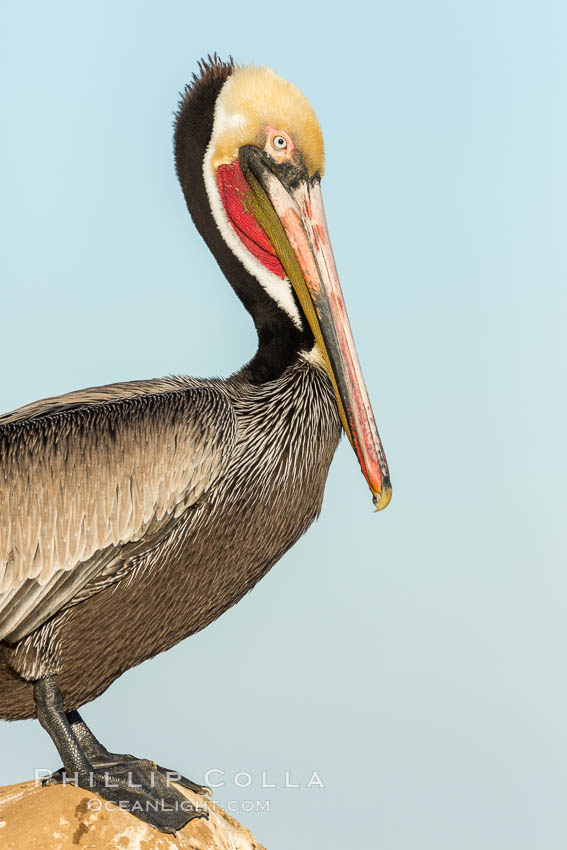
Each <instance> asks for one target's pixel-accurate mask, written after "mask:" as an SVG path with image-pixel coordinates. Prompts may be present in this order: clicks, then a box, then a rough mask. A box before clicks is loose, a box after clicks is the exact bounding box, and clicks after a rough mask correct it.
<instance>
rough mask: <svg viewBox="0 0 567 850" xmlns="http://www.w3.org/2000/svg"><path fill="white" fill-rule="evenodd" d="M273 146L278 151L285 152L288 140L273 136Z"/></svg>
mask: <svg viewBox="0 0 567 850" xmlns="http://www.w3.org/2000/svg"><path fill="white" fill-rule="evenodd" d="M272 146H273V147H274V148H275V149H276V150H277V151H285V149H286V148H287V139H284V137H283V136H273V137H272Z"/></svg>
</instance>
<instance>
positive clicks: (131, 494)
mask: <svg viewBox="0 0 567 850" xmlns="http://www.w3.org/2000/svg"><path fill="white" fill-rule="evenodd" d="M235 431H236V424H235V416H234V413H233V410H232V406H231V403H230V401H229V400H228V398H227V396H226V395H225V394H224V393H223V392H222V390H220V389H219V388H217V387H216V386H215V384H214V382H198V381H194V380H191V379H182V378H170V379H164V380H160V381H136V382H132V383H129V384H113V385H110V386H107V387H95V388H92V389H91V390H81V391H78V392H75V393H69V394H68V395H65V396H60V397H57V398H53V399H46V400H44V401H43V402H37V403H35V404H32V405H28V406H27V407H24V408H21V409H20V410H19V411H14V413H12V414H7V415H6V416H4V417H1V418H0V639H6V640H10V641H14V640H19V639H21V638H22V637H23V636H24V635H25V634H29V632H31V631H33V629H35V628H37V626H38V625H40V624H41V623H42V622H44V621H45V620H46V619H48V618H49V617H51V616H53V614H55V613H56V612H57V611H59V610H61V608H63V607H66V606H67V605H68V604H72V602H73V599H74V597H75V596H76V595H77V594H79V593H80V592H81V591H82V590H84V588H85V585H87V584H89V583H91V582H92V585H93V592H94V589H95V588H96V586H97V582H96V580H95V579H96V577H97V576H98V575H99V574H100V573H101V572H103V571H104V575H105V576H106V578H107V580H108V579H109V580H112V574H113V572H115V571H118V570H120V568H121V567H122V566H123V565H124V563H125V561H126V560H127V559H129V558H132V557H134V556H135V555H138V554H140V553H142V552H144V551H147V550H148V549H150V548H152V547H153V546H155V545H156V543H157V542H159V540H161V539H163V537H164V536H165V535H166V534H168V533H169V532H170V531H171V529H172V527H173V526H174V524H175V523H176V521H177V520H178V518H179V517H181V516H182V515H183V514H184V512H185V511H186V510H187V509H188V508H190V507H191V505H193V504H195V502H196V501H197V500H198V499H199V498H200V497H201V496H202V495H203V494H204V493H205V492H206V491H207V490H208V489H209V488H210V486H211V485H212V483H213V482H214V481H215V480H216V479H217V478H218V477H219V476H220V475H221V474H222V471H223V468H224V467H225V466H226V463H227V461H228V458H229V457H230V454H231V452H232V448H233V445H234V438H235ZM82 595H84V593H83V594H82Z"/></svg>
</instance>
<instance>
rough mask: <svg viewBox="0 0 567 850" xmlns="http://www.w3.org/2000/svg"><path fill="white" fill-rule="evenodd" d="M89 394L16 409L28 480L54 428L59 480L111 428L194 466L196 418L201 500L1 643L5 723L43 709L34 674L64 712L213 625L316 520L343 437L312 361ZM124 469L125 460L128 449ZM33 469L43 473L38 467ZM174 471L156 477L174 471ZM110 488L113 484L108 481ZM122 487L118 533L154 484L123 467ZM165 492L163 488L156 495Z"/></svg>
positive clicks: (159, 457) (13, 447)
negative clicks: (19, 635)
mask: <svg viewBox="0 0 567 850" xmlns="http://www.w3.org/2000/svg"><path fill="white" fill-rule="evenodd" d="M132 391H134V392H136V393H139V394H134V395H131V393H132ZM140 391H141V392H140ZM126 393H128V396H127V395H126ZM77 395H78V394H70V395H69V396H66V397H65V396H64V397H62V398H61V399H60V400H59V404H58V405H55V403H50V402H46V403H45V405H44V406H42V405H38V407H37V408H36V409H35V410H33V409H32V413H33V414H34V416H33V418H30V416H29V411H28V410H26V409H24V411H23V415H24V416H26V414H27V417H26V418H24V419H18V412H16V413H15V414H12V415H11V417H7V418H10V419H12V420H13V424H5V425H3V427H0V437H1V438H2V447H3V453H2V459H3V460H5V459H6V458H8V457H9V458H11V463H12V464H13V471H14V473H15V474H16V475H18V476H20V478H21V480H22V481H25V480H26V479H27V478H28V477H29V464H30V457H32V456H33V453H34V447H35V451H36V453H37V452H39V451H42V453H43V450H44V447H45V445H46V442H47V435H48V434H50V433H51V434H53V433H57V434H58V435H59V439H58V446H57V454H58V457H59V466H58V467H57V469H56V470H55V474H52V473H50V471H49V470H48V469H47V468H46V469H44V478H45V479H48V482H49V484H50V486H52V487H56V485H57V476H59V475H60V476H61V479H62V480H63V479H66V480H67V481H68V480H69V477H72V470H73V464H74V463H77V462H78V461H79V460H80V458H81V457H84V454H85V446H92V447H93V451H95V450H96V446H98V448H99V450H100V448H101V443H102V442H103V441H102V439H101V434H105V433H108V434H110V433H112V432H114V433H115V435H116V436H115V437H114V438H112V439H113V440H114V441H115V443H114V444H115V445H118V448H119V450H122V445H124V446H132V445H133V440H132V438H133V437H134V436H137V437H138V439H137V441H136V444H140V439H139V438H140V435H141V436H142V437H143V442H145V450H146V452H149V458H150V460H151V461H153V462H154V463H157V462H160V463H161V464H164V463H165V462H166V461H167V457H168V455H170V456H171V460H172V465H171V467H170V468H169V473H170V474H172V473H173V470H174V469H177V468H178V467H179V466H183V461H184V460H185V461H186V465H189V464H188V463H187V458H186V457H184V453H185V455H186V454H187V452H188V451H189V452H190V454H191V453H192V456H193V457H194V456H195V444H196V443H197V440H196V439H195V437H193V440H192V441H191V440H187V434H188V433H190V434H193V430H194V427H198V430H199V434H200V437H199V439H200V440H201V442H198V443H197V444H198V448H199V452H198V456H199V459H200V466H201V467H203V466H204V467H205V469H206V472H205V475H204V476H203V475H201V477H200V478H199V475H196V476H194V478H195V479H196V484H194V488H193V489H194V491H195V493H196V494H197V498H190V499H188V504H187V506H186V507H184V509H183V510H182V511H181V512H180V513H179V515H178V516H177V517H176V518H175V519H174V520H173V521H171V520H169V519H168V517H162V525H163V526H165V527H166V528H167V526H168V522H169V523H171V522H172V525H171V527H170V528H169V529H168V530H167V531H166V533H165V534H164V535H162V536H161V539H159V538H160V534H159V531H156V530H155V529H154V532H153V533H154V537H155V538H156V540H157V542H156V540H154V541H152V536H151V534H147V532H146V537H145V541H144V544H143V545H144V546H145V547H146V548H147V549H148V550H149V551H147V552H142V553H138V554H137V553H136V552H133V554H132V555H131V556H130V557H116V554H117V552H119V550H120V546H118V545H115V546H114V548H113V549H111V551H107V563H108V564H110V565H112V563H113V556H114V559H115V564H114V566H113V567H111V568H110V569H109V568H107V569H106V574H105V572H104V570H102V573H103V574H102V575H101V570H100V569H99V570H98V571H97V572H96V575H95V577H94V578H93V579H92V580H91V582H90V583H87V584H86V585H85V586H84V587H83V588H82V589H81V591H80V594H79V595H78V599H73V598H71V600H69V601H68V602H67V603H66V604H67V605H68V607H65V608H64V610H62V611H60V612H59V613H57V614H56V616H54V617H53V618H51V619H50V620H48V621H47V622H46V623H45V624H43V625H41V626H40V627H39V628H36V629H35V630H34V631H33V632H32V633H31V634H29V636H27V637H24V638H23V639H21V640H20V641H18V642H15V643H7V642H4V643H3V644H2V645H1V648H0V716H1V717H4V718H6V719H12V720H16V719H21V718H24V717H30V716H33V715H34V713H35V707H34V701H33V688H32V684H31V682H32V680H34V679H36V678H38V677H40V676H45V675H47V674H48V673H57V682H58V686H59V689H60V690H61V692H62V695H63V698H64V703H65V708H66V709H67V710H69V709H72V708H75V707H77V706H80V705H82V704H83V703H85V702H87V701H88V700H91V699H94V698H95V697H96V696H98V695H99V694H100V693H102V691H103V690H104V689H105V688H107V687H108V686H109V685H110V684H111V682H112V681H114V679H115V678H116V677H117V676H119V675H120V674H121V673H123V672H124V671H125V670H126V669H128V668H130V667H132V666H134V665H135V664H139V663H140V662H141V661H143V660H144V659H146V658H148V657H150V656H152V655H155V654H156V653H158V652H161V651H163V650H165V649H168V648H169V647H171V646H173V645H174V644H176V643H177V642H178V641H179V640H181V639H182V638H184V637H186V636H187V635H190V634H192V633H194V632H196V631H198V630H199V629H202V628H204V627H205V626H206V625H208V624H209V623H211V622H212V621H213V620H214V619H216V617H218V616H219V615H220V614H222V612H223V611H225V610H226V609H227V608H228V607H230V606H231V605H233V604H234V603H235V602H237V601H238V600H239V599H240V598H241V597H242V596H243V595H244V594H245V593H246V592H247V591H248V590H250V589H251V588H252V587H253V586H254V584H256V582H257V581H258V580H259V579H260V578H261V577H262V576H263V575H265V573H266V572H267V570H269V569H270V567H271V566H272V565H273V564H274V563H275V561H277V560H278V558H280V557H281V555H282V554H283V553H284V552H285V551H286V550H287V549H288V548H289V547H290V546H291V545H293V543H294V542H295V541H296V540H297V539H298V537H299V536H300V535H301V534H303V532H304V531H305V530H306V529H307V528H308V527H309V525H310V524H311V522H312V521H313V519H314V518H315V517H316V516H317V514H318V512H319V510H320V507H321V501H322V498H323V490H324V486H325V480H326V477H327V472H328V468H329V465H330V462H331V459H332V457H333V454H334V451H335V447H336V444H337V442H338V439H339V433H340V422H339V418H338V414H337V407H336V403H335V400H334V396H333V392H332V388H331V385H330V382H329V380H328V378H327V376H326V374H325V373H324V372H323V371H322V370H321V369H320V368H319V367H317V366H313V365H312V364H310V363H308V362H307V361H306V360H301V361H300V362H297V363H296V364H294V365H293V366H291V367H290V368H288V369H287V370H286V371H285V372H284V374H283V375H282V376H281V377H280V378H279V379H277V380H276V381H273V382H268V383H266V384H264V385H261V386H256V385H254V384H252V383H251V382H250V381H249V380H247V377H246V372H244V373H243V374H242V375H240V376H235V377H233V378H231V379H229V380H228V381H220V380H217V381H198V380H195V379H183V378H179V379H171V380H170V381H168V382H160V381H155V382H140V383H134V384H130V385H128V384H126V385H124V384H122V385H115V387H108V388H100V390H98V392H93V393H91V395H90V396H89V393H88V391H86V392H85V393H82V394H81V395H80V396H79V398H77ZM66 402H67V403H68V404H69V405H70V409H68V410H66V409H65V403H66ZM77 404H78V405H79V406H78V407H77V406H76V405H77ZM57 408H59V410H57ZM53 409H55V410H57V412H50V411H51V410H53ZM290 422H293V423H295V427H293V428H290ZM110 423H111V427H110ZM63 431H64V432H65V434H66V437H65V438H64V439H62V432H63ZM156 435H157V437H158V439H159V438H161V437H163V436H164V435H166V439H168V440H169V441H170V444H169V445H168V446H166V447H165V446H163V445H161V446H160V447H159V449H158V447H157V445H156V440H155V437H156ZM182 438H183V440H184V441H185V443H184V445H181V439H182ZM116 441H118V442H116ZM176 441H178V446H177V451H176V452H175V453H172V448H173V444H174V443H175V442H176ZM103 448H104V451H106V448H105V447H103ZM147 456H148V455H147ZM99 458H100V460H101V466H100V467H99V468H98V470H97V471H96V474H97V475H98V476H99V477H102V479H104V476H105V474H106V475H113V476H114V477H113V478H112V479H111V480H112V485H113V486H116V482H115V478H116V470H115V469H114V467H113V465H112V464H110V465H109V466H106V467H105V465H104V458H105V454H103V453H101V454H100V455H99ZM164 459H165V460H164ZM221 463H222V470H223V471H222V475H221V476H220V477H219V476H218V470H219V467H220V465H221ZM116 465H117V468H119V469H120V468H122V467H121V462H120V459H119V458H116ZM131 468H132V464H130V469H131ZM34 470H35V473H36V475H37V476H38V477H41V474H42V473H41V468H40V467H39V466H38V465H37V464H34ZM167 472H168V470H167V469H165V470H163V474H162V475H161V476H158V475H154V479H155V478H157V477H161V478H162V479H164V480H167ZM93 473H95V469H94V468H93ZM215 479H216V480H215ZM208 480H212V481H213V483H212V485H211V486H207V482H208ZM99 487H100V489H101V490H103V491H104V489H105V487H104V480H102V481H100V482H99ZM121 487H122V490H123V492H117V493H116V498H115V499H114V500H113V503H112V506H111V509H110V511H108V512H107V520H108V524H109V526H110V528H111V529H112V527H114V528H117V529H118V530H119V529H120V525H121V523H122V525H124V526H125V527H126V526H127V517H128V516H131V515H132V514H136V513H137V512H138V511H137V508H138V507H139V500H143V499H144V482H143V480H140V481H136V479H135V474H134V476H128V475H127V474H125V475H124V476H123V478H122V481H121ZM37 489H38V482H37V479H36V483H35V488H34V491H35V492H36V491H37ZM156 492H159V487H158V488H156V489H154V494H153V496H152V497H155V493H156ZM136 500H138V504H137V503H136ZM152 507H153V506H152ZM45 510H46V512H47V513H45V514H43V520H44V525H45V526H47V527H48V528H52V527H53V526H54V525H57V524H60V525H61V524H62V522H63V518H64V515H63V517H61V516H60V515H59V516H58V514H57V497H56V493H55V492H53V491H52V490H51V491H50V490H49V489H47V491H46V500H45ZM50 510H51V512H52V514H51V516H49V511H50ZM120 510H122V512H123V516H122V517H121V516H120ZM113 512H114V513H113ZM149 526H150V527H151V523H149ZM105 532H106V528H104V529H103V530H102V532H101V537H102V536H104V534H105ZM124 550H125V552H126V553H127V552H128V545H127V544H126V545H125V546H124ZM102 551H104V550H102ZM69 602H70V603H71V604H69Z"/></svg>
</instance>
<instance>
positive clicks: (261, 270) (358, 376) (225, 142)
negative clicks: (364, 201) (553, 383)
mask: <svg viewBox="0 0 567 850" xmlns="http://www.w3.org/2000/svg"><path fill="white" fill-rule="evenodd" d="M202 71H203V74H202V77H201V78H196V80H195V83H194V84H193V88H192V89H191V90H190V95H191V96H193V97H195V92H197V94H199V93H201V95H202V96H203V97H204V95H203V92H204V91H205V88H204V86H202V82H203V80H204V79H205V77H206V78H207V80H208V81H209V83H212V82H214V83H215V84H216V88H215V89H214V91H215V98H214V103H213V104H211V107H212V115H211V117H212V126H209V127H208V131H207V133H208V139H207V144H206V147H205V150H204V156H203V158H202V178H203V182H204V186H205V188H206V195H207V201H208V205H209V208H210V211H211V212H212V215H213V218H214V221H215V223H216V227H217V228H218V231H219V232H220V235H221V236H222V239H223V240H224V242H225V243H226V245H227V246H228V248H229V249H230V251H231V252H232V254H233V255H235V256H236V257H237V258H238V260H239V261H240V262H241V263H242V265H243V266H244V268H245V269H246V270H247V271H248V272H249V273H250V275H252V276H253V278H255V279H256V281H257V282H258V283H259V284H260V286H261V287H262V288H263V290H264V292H265V293H267V295H268V296H269V297H270V298H271V299H272V300H273V302H275V304H276V305H277V307H278V308H279V310H281V311H283V312H284V313H285V314H286V315H287V317H288V318H289V320H290V321H291V323H293V326H294V327H295V328H296V329H298V330H299V331H302V330H303V329H304V328H305V325H307V327H308V328H309V329H310V334H309V337H310V339H311V350H310V351H309V352H307V356H309V357H310V358H311V359H313V360H315V361H318V362H319V363H320V364H321V366H322V367H323V368H325V369H326V371H327V373H328V376H329V379H330V381H331V383H332V386H333V389H334V392H335V396H336V399H337V405H338V411H339V416H340V419H341V422H342V425H343V427H344V430H345V432H346V435H347V437H348V439H349V441H350V443H351V445H352V447H353V449H354V451H355V452H356V455H357V457H358V460H359V462H360V466H361V469H362V472H363V474H364V476H365V478H366V481H367V482H368V486H369V487H370V490H371V492H372V495H373V501H374V504H375V506H376V509H377V510H381V509H383V508H385V507H386V506H387V505H388V503H389V501H390V498H391V493H392V490H391V485H390V479H389V473H388V465H387V462H386V457H385V454H384V450H383V448H382V443H381V441H380V437H379V435H378V430H377V427H376V423H375V420H374V415H373V412H372V407H371V404H370V399H369V397H368V392H367V389H366V385H365V383H364V378H363V375H362V370H361V368H360V364H359V361H358V356H357V353H356V349H355V345H354V340H353V336H352V332H351V329H350V325H349V321H348V317H347V313H346V308H345V304H344V299H343V294H342V291H341V287H340V283H339V278H338V275H337V270H336V266H335V261H334V257H333V251H332V248H331V242H330V238H329V232H328V228H327V222H326V219H325V211H324V207H323V200H322V195H321V177H322V176H323V173H324V167H325V155H324V144H323V135H322V132H321V127H320V125H319V121H318V120H317V116H316V115H315V112H314V110H313V108H312V106H311V104H310V103H309V101H308V100H307V98H306V97H305V96H304V95H303V94H302V93H301V91H300V90H299V89H298V88H297V87H296V86H295V85H293V84H292V83H290V82H288V81H287V80H284V79H282V78H281V77H279V76H278V75H277V74H276V73H275V72H274V71H272V70H271V69H269V68H265V67H257V66H246V67H242V66H236V65H234V64H232V63H219V62H217V60H216V59H215V60H213V61H212V64H209V65H207V64H205V65H204V66H202ZM200 85H201V86H202V91H201V89H200V88H199V86H200ZM186 97H187V95H186ZM205 100H206V99H205ZM204 112H205V107H202V113H203V114H204ZM182 119H183V103H182V108H181V110H180V114H179V116H178V123H177V128H176V136H177V135H179V136H180V135H181V133H180V123H181V120H182ZM193 120H195V119H193ZM176 153H177V159H178V172H179V173H180V179H181V182H182V185H183V184H184V179H183V173H182V171H183V162H182V160H183V156H184V153H183V151H181V152H180V149H179V145H176ZM180 159H181V165H180ZM184 191H186V187H185V185H184ZM187 196H188V192H187V191H186V197H187ZM187 199H188V204H189V207H190V210H191V203H190V199H189V197H188V198H187ZM192 214H193V215H194V218H196V216H195V214H194V213H193V211H192ZM243 300H244V299H243Z"/></svg>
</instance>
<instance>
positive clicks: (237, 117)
mask: <svg viewBox="0 0 567 850" xmlns="http://www.w3.org/2000/svg"><path fill="white" fill-rule="evenodd" d="M267 125H269V126H271V127H273V128H275V129H278V130H284V131H285V132H286V133H288V134H289V135H290V136H291V137H292V139H293V140H294V143H295V146H296V148H297V149H298V150H299V152H300V153H301V155H302V157H303V161H304V163H305V165H306V167H307V170H308V171H309V174H310V175H313V174H315V172H318V173H319V174H321V175H322V174H323V171H324V168H325V153H324V147H323V134H322V133H321V127H320V126H319V121H318V120H317V116H316V115H315V112H314V110H313V107H312V106H311V104H310V103H309V101H308V100H307V98H306V97H305V95H304V94H302V93H301V92H300V90H299V89H298V88H297V86H294V85H293V83H290V82H288V81H287V80H283V79H282V78H281V77H279V76H278V75H277V74H276V73H275V72H274V71H272V70H271V69H270V68H261V67H258V66H255V65H251V66H248V67H244V68H243V67H237V68H235V70H234V71H233V73H232V74H231V75H230V77H229V78H228V80H227V81H226V83H225V84H224V86H223V88H222V90H221V93H220V95H219V97H218V100H217V104H216V107H215V120H214V127H213V135H212V137H211V142H210V160H209V161H210V165H211V167H212V168H213V169H215V170H216V168H218V166H219V165H223V164H227V163H230V162H233V161H234V160H235V159H236V158H237V156H238V150H239V148H241V147H242V146H243V145H258V146H259V147H263V146H264V141H265V128H266V126H267Z"/></svg>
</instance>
